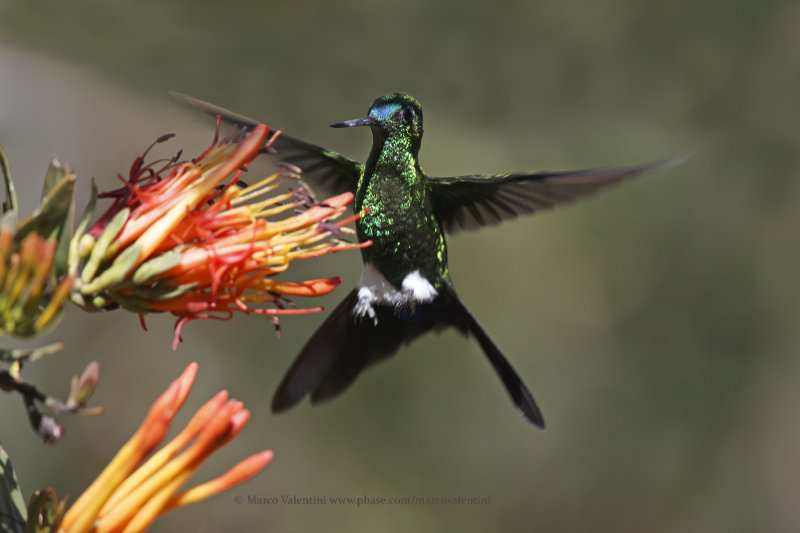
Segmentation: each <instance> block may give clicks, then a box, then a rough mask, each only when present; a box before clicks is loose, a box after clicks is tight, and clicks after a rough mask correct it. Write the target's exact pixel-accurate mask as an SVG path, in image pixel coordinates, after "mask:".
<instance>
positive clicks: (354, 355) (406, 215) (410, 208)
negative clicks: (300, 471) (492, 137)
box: [172, 93, 685, 428]
mask: <svg viewBox="0 0 800 533" xmlns="http://www.w3.org/2000/svg"><path fill="white" fill-rule="evenodd" d="M172 94H173V96H174V97H175V98H177V99H178V100H180V101H182V102H185V103H186V104H188V105H190V106H192V107H194V108H197V109H200V110H202V111H204V112H205V113H207V114H209V115H212V116H218V117H220V118H221V119H222V120H224V121H226V122H229V123H232V124H235V125H238V126H239V127H241V128H243V130H244V131H246V130H248V129H251V128H252V127H254V126H255V125H256V124H258V121H256V120H253V119H250V118H247V117H244V116H242V115H238V114H236V113H233V112H231V111H228V110H227V109H223V108H221V107H218V106H215V105H213V104H209V103H207V102H203V101H201V100H197V99H195V98H192V97H190V96H186V95H181V94H177V93H172ZM355 126H367V127H369V128H370V130H372V139H373V140H372V150H371V151H370V153H369V157H368V158H367V162H366V164H361V163H358V162H356V161H353V160H351V159H348V158H346V157H344V156H342V155H340V154H338V153H336V152H332V151H329V150H326V149H324V148H321V147H319V146H316V145H313V144H310V143H307V142H305V141H301V140H299V139H295V138H293V137H290V136H288V135H286V134H281V135H280V136H279V137H278V138H277V139H276V140H275V142H274V144H273V145H272V149H273V151H274V153H275V155H276V157H277V158H279V159H280V160H282V161H284V162H287V163H291V164H293V165H296V166H297V167H299V168H300V169H302V171H303V178H304V179H306V180H309V181H311V182H312V183H316V184H319V185H321V186H323V187H326V188H328V189H330V190H331V192H333V193H341V192H346V191H351V192H354V193H355V203H354V210H355V211H356V212H360V211H362V210H364V211H365V214H364V215H363V216H362V217H361V218H360V219H359V220H357V221H356V223H355V225H356V232H357V235H358V239H359V241H360V242H365V241H372V245H371V246H368V247H365V248H362V249H361V254H362V257H363V260H364V270H363V272H362V274H361V279H360V280H359V281H358V284H357V286H356V288H355V289H353V290H352V291H351V292H350V293H349V294H348V295H347V296H346V297H345V298H344V300H342V302H341V303H339V305H338V306H336V308H335V309H334V310H333V312H331V314H330V315H329V316H328V318H327V319H326V320H325V322H323V324H322V325H321V326H320V327H319V329H317V331H316V332H315V333H314V335H313V336H312V337H311V338H310V339H309V340H308V342H307V343H306V344H305V346H303V349H302V350H301V351H300V354H299V355H298V356H297V358H296V359H295V360H294V363H293V364H292V365H291V367H290V368H289V370H288V372H287V373H286V375H285V376H284V378H283V380H282V381H281V384H280V385H279V387H278V390H277V391H276V393H275V396H274V397H273V399H272V410H273V412H280V411H284V410H287V409H289V408H290V407H292V406H294V405H295V404H297V403H298V402H299V401H300V400H302V399H303V397H305V396H306V395H309V394H310V395H311V402H312V403H317V402H321V401H323V400H328V399H330V398H333V397H335V396H337V395H338V394H340V393H341V392H343V391H344V390H345V389H347V388H348V387H349V386H350V385H351V384H352V383H353V381H354V380H355V379H356V377H358V375H359V374H360V373H361V372H362V371H363V370H364V369H365V368H367V367H368V366H370V365H372V364H374V363H377V362H379V361H381V360H383V359H385V358H387V357H389V356H391V355H392V354H394V353H395V352H396V351H397V350H398V348H399V347H400V345H401V344H404V343H409V342H411V341H412V340H414V339H415V338H417V337H419V336H420V335H422V334H424V333H426V332H428V331H430V330H437V331H438V330H441V329H443V328H447V327H451V326H452V327H455V328H456V329H458V330H459V331H460V332H461V333H463V334H464V335H467V336H468V335H469V334H472V335H474V336H475V338H476V339H477V340H478V343H479V344H480V346H481V348H482V349H483V351H484V353H485V354H486V357H487V358H488V359H489V362H490V363H491V364H492V366H493V367H494V370H495V371H496V372H497V374H498V375H499V376H500V379H501V380H502V381H503V384H504V385H505V387H506V390H507V391H508V394H509V395H510V396H511V399H512V400H513V402H514V404H515V405H516V407H517V408H518V409H519V410H520V411H521V413H522V415H523V416H524V417H525V418H526V419H527V420H528V421H530V422H531V423H533V424H535V425H537V426H539V427H540V428H544V419H543V417H542V414H541V411H540V410H539V407H538V406H537V405H536V402H535V401H534V399H533V396H532V395H531V393H530V392H529V391H528V388H527V387H526V386H525V384H524V383H523V382H522V380H521V379H520V377H519V376H518V375H517V373H516V371H515V370H514V368H513V367H512V366H511V364H510V363H509V362H508V361H507V360H506V358H505V357H504V356H503V354H502V353H501V352H500V350H499V348H498V347H497V346H496V345H495V343H494V342H493V341H492V340H491V339H490V338H489V336H488V335H487V333H486V331H484V329H483V328H482V327H481V325H480V324H479V323H478V321H477V320H476V319H475V317H474V316H473V315H472V313H471V312H470V311H469V309H467V307H466V306H465V305H464V304H463V303H462V302H461V300H460V299H459V298H458V296H457V295H456V292H455V290H454V289H453V284H452V282H451V279H450V272H449V269H448V265H447V246H446V244H445V233H448V234H453V233H455V232H457V231H459V230H461V229H466V230H471V229H475V228H478V227H480V226H483V225H492V224H498V223H500V222H501V221H503V220H507V219H511V218H514V217H516V216H517V215H520V214H527V213H534V212H537V211H540V210H543V209H546V208H549V207H552V206H554V205H556V204H560V203H564V202H569V201H571V200H574V199H576V198H578V197H581V196H585V195H589V194H591V193H594V192H595V191H597V190H598V189H600V188H601V187H604V186H606V185H612V184H614V183H618V182H620V181H622V180H624V179H626V178H631V177H634V176H638V175H641V174H644V173H647V172H653V171H655V170H661V169H665V168H668V167H671V166H674V165H677V164H678V163H680V162H682V161H683V160H684V159H685V156H675V157H672V158H669V159H664V160H660V161H654V162H650V163H644V164H640V165H632V166H624V167H615V168H593V169H585V170H558V171H545V172H522V173H514V174H495V175H483V174H472V175H468V176H456V177H445V178H442V177H431V176H428V175H426V174H425V172H423V170H422V168H421V167H420V165H419V150H420V145H421V143H422V108H421V107H420V105H419V103H417V101H416V100H415V99H414V98H412V97H411V96H409V95H407V94H403V93H392V94H388V95H386V96H382V97H380V98H378V99H377V100H375V101H374V102H373V103H372V105H371V106H370V108H369V113H368V114H367V116H366V117H364V118H358V119H355V120H348V121H346V122H338V123H336V124H331V127H333V128H348V127H355Z"/></svg>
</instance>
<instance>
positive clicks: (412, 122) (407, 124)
mask: <svg viewBox="0 0 800 533" xmlns="http://www.w3.org/2000/svg"><path fill="white" fill-rule="evenodd" d="M351 126H369V127H370V128H371V129H372V132H373V134H374V135H375V137H376V139H377V138H383V139H385V138H387V137H393V136H397V135H401V136H407V137H409V138H410V139H411V140H412V141H413V143H414V144H418V143H419V141H420V139H421V138H422V108H421V107H420V105H419V103H418V102H417V101H416V100H414V99H413V98H412V97H410V96H409V95H407V94H405V93H392V94H387V95H386V96H381V97H380V98H378V99H377V100H375V101H374V102H372V105H371V106H370V107H369V114H368V115H367V116H366V117H364V118H357V119H354V120H348V121H346V122H337V123H336V124H331V127H332V128H348V127H351Z"/></svg>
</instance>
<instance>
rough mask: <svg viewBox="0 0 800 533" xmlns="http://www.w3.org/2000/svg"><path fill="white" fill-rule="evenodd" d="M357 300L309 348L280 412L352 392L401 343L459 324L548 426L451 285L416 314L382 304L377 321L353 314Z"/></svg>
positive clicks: (528, 410)
mask: <svg viewBox="0 0 800 533" xmlns="http://www.w3.org/2000/svg"><path fill="white" fill-rule="evenodd" d="M357 302H358V295H357V292H356V290H353V291H352V292H350V294H348V295H347V297H346V298H345V299H344V300H342V302H341V303H339V305H338V306H337V307H336V308H335V309H334V310H333V312H331V314H330V315H329V316H328V318H327V319H326V320H325V322H323V324H322V325H321V326H320V327H319V329H317V331H316V332H315V333H314V335H313V336H312V337H311V338H310V339H309V340H308V342H307V343H306V344H305V346H303V349H302V350H301V351H300V354H299V355H298V356H297V358H296V359H295V360H294V362H293V363H292V366H291V367H290V368H289V370H288V372H287V373H286V375H285V376H284V378H283V380H282V381H281V383H280V385H279V386H278V390H277V391H276V392H275V395H274V397H273V398H272V410H273V411H274V412H281V411H285V410H287V409H289V408H291V407H292V406H294V405H295V404H297V403H298V402H299V401H300V400H302V399H303V398H304V397H305V396H306V395H307V394H310V395H311V402H312V403H318V402H322V401H325V400H328V399H331V398H333V397H335V396H337V395H338V394H340V393H342V392H343V391H344V390H345V389H347V388H348V387H349V386H350V385H351V384H352V383H353V381H354V380H355V379H356V377H357V376H358V375H359V374H360V373H361V372H362V371H363V370H364V369H366V368H367V367H368V366H370V365H372V364H374V363H377V362H379V361H381V360H383V359H385V358H387V357H389V356H391V355H392V354H394V353H395V352H396V351H397V349H398V348H399V347H400V345H402V344H407V343H409V342H411V341H413V340H414V339H416V338H417V337H419V336H420V335H422V334H423V333H426V332H427V331H429V330H431V329H434V330H440V329H442V328H444V327H448V326H455V327H456V328H458V329H459V330H460V331H461V332H462V333H464V334H470V333H471V334H472V335H474V336H475V338H476V339H477V340H478V343H479V344H480V345H481V348H483V351H484V352H485V353H486V356H487V357H488V358H489V362H490V363H491V364H492V367H493V368H494V369H495V371H496V372H497V374H498V375H499V376H500V379H501V380H502V381H503V384H504V385H505V387H506V390H507V391H508V393H509V395H511V398H512V400H513V401H514V404H515V405H516V406H517V408H518V409H519V410H520V411H521V413H522V414H523V416H524V417H525V418H526V419H528V420H529V421H530V422H531V423H533V424H535V425H537V426H539V427H544V419H543V418H542V415H541V412H540V411H539V408H538V407H537V406H536V402H535V401H534V400H533V397H532V396H531V394H530V392H529V391H528V389H527V388H526V387H525V384H524V383H523V382H522V380H521V379H520V378H519V376H518V375H517V373H516V372H515V371H514V369H513V368H512V367H511V365H510V364H509V362H508V361H507V360H506V358H505V357H503V354H502V353H501V352H500V350H499V349H498V348H497V346H496V345H495V344H494V343H493V342H492V340H491V339H490V338H489V336H488V335H487V334H486V332H485V331H484V330H483V328H482V327H481V325H480V324H479V323H478V321H477V320H475V317H473V316H472V313H470V312H469V309H467V307H466V306H465V305H464V304H463V303H462V302H461V300H459V298H458V296H457V295H456V294H455V292H454V291H453V289H452V288H451V287H449V286H445V287H444V290H443V291H442V294H440V295H439V297H437V298H436V300H434V301H433V302H432V303H430V304H417V305H416V306H415V307H414V309H413V311H412V310H402V311H401V312H400V313H398V312H396V310H395V309H394V307H392V306H376V307H375V308H374V309H375V312H376V318H377V323H375V321H374V320H373V319H372V318H370V317H364V318H360V317H354V316H353V314H352V310H353V308H354V307H355V305H356V303H357Z"/></svg>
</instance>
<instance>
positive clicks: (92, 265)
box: [81, 207, 131, 294]
mask: <svg viewBox="0 0 800 533" xmlns="http://www.w3.org/2000/svg"><path fill="white" fill-rule="evenodd" d="M130 212H131V210H130V209H128V208H127V207H125V208H123V209H120V211H119V212H118V213H117V214H116V215H114V218H112V219H111V221H110V222H109V223H108V225H107V226H106V229H105V230H103V233H102V235H100V237H99V238H98V239H97V242H96V243H94V246H93V247H92V253H91V254H89V260H88V261H86V264H85V265H84V267H83V272H81V281H83V282H84V283H89V282H90V281H92V280H93V279H94V275H95V274H96V273H97V269H98V268H100V262H101V261H102V260H103V258H104V257H105V255H106V251H108V248H109V246H111V243H112V242H113V241H114V239H115V238H116V236H117V235H118V234H119V232H120V231H122V227H123V226H124V225H125V222H127V220H128V215H129V214H130ZM84 294H88V293H87V292H84Z"/></svg>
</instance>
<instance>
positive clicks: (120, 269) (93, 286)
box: [81, 234, 142, 294]
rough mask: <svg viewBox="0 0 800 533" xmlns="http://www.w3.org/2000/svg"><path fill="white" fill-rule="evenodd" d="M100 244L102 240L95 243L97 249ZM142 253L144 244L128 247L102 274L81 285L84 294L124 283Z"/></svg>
mask: <svg viewBox="0 0 800 533" xmlns="http://www.w3.org/2000/svg"><path fill="white" fill-rule="evenodd" d="M103 236H105V234H103ZM98 244H100V240H98V241H97V243H96V244H95V249H97V245H98ZM141 253H142V246H141V245H140V244H137V245H135V246H130V247H128V248H126V249H125V250H124V251H123V252H122V253H121V254H119V255H118V256H117V257H116V259H114V262H113V263H111V266H109V267H108V268H107V269H105V270H104V271H103V273H102V274H100V275H99V276H97V277H96V278H94V279H93V280H92V281H91V282H90V283H87V284H86V285H84V286H83V287H81V292H82V293H83V294H92V293H95V292H100V291H104V290H106V289H108V288H109V287H112V286H114V285H117V284H119V283H122V281H123V280H124V279H125V277H126V276H127V275H128V274H129V273H130V272H131V270H133V267H135V266H136V262H137V261H138V260H139V255H141ZM92 257H94V250H92Z"/></svg>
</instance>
